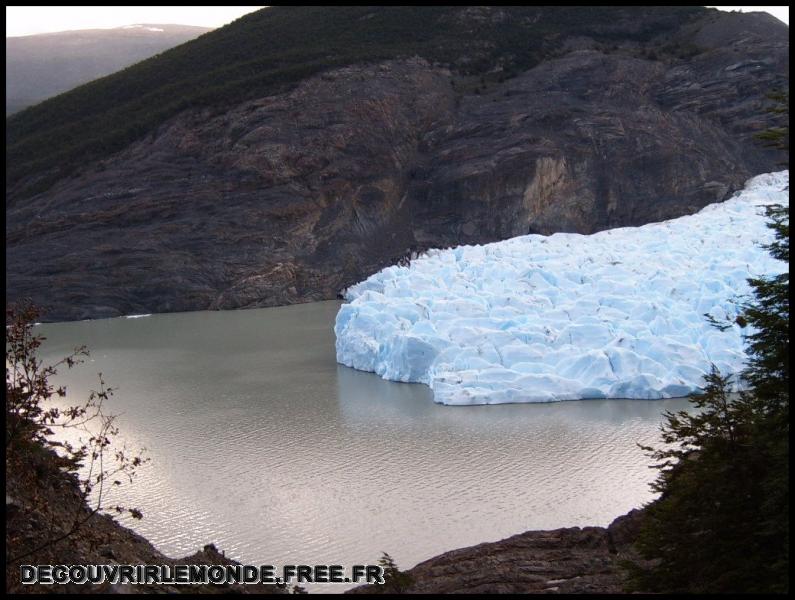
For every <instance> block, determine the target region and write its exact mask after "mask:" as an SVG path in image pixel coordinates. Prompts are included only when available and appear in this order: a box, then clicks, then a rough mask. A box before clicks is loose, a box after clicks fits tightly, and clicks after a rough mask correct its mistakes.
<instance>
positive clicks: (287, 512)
mask: <svg viewBox="0 0 795 600" xmlns="http://www.w3.org/2000/svg"><path fill="white" fill-rule="evenodd" d="M338 306H339V303H338V302H320V303H314V304H306V305H299V306H292V307H280V308H270V309H260V310H248V311H230V312H198V313H180V314H171V315H153V316H151V317H146V318H139V319H124V318H121V319H106V320H100V321H85V322H79V323H58V324H47V325H42V326H40V328H39V331H40V332H41V333H42V334H44V335H45V336H46V337H47V338H48V340H47V342H45V344H44V346H43V350H44V352H45V354H46V358H47V359H48V360H53V359H55V358H57V357H60V356H62V355H64V354H65V353H67V352H68V350H69V349H70V348H71V347H72V346H75V345H80V344H86V345H88V347H89V348H90V350H91V362H89V363H88V364H87V365H82V366H80V367H77V368H75V369H74V370H72V371H65V372H63V373H62V374H61V375H60V376H59V379H58V381H59V382H65V383H66V384H67V386H68V391H69V393H70V395H76V396H77V397H84V396H85V395H86V394H87V393H88V390H90V389H91V388H92V387H96V381H97V379H96V373H97V372H100V371H101V372H102V374H103V377H104V378H105V380H106V381H107V382H108V383H109V385H111V386H113V387H116V388H118V390H117V392H116V395H115V396H113V397H112V398H111V400H110V402H109V407H110V410H111V412H114V413H121V417H120V419H119V425H120V428H121V431H122V434H123V437H124V439H125V440H126V441H127V443H128V444H129V445H131V446H145V447H146V448H147V449H148V456H149V457H151V459H152V460H151V462H150V463H148V464H147V465H146V466H145V467H144V468H143V469H142V471H141V472H140V474H139V477H138V479H137V480H136V482H135V483H134V485H132V486H127V487H126V488H123V489H122V490H121V491H120V493H124V498H123V499H124V502H125V503H126V504H128V505H132V506H137V507H139V508H141V509H142V510H143V512H144V515H145V518H144V520H143V521H140V522H133V523H128V525H130V526H132V527H133V528H135V529H136V530H137V531H138V532H140V533H141V534H143V535H145V536H146V537H147V538H149V539H150V540H151V541H152V542H154V543H155V544H156V545H157V546H158V547H159V548H160V549H161V550H162V551H163V552H165V553H166V554H169V555H172V556H177V555H179V556H182V555H186V554H188V553H192V552H194V551H195V550H196V549H197V548H199V547H200V546H202V545H203V544H205V543H209V542H214V543H215V544H216V545H218V547H219V548H222V549H224V550H225V551H226V553H227V556H232V557H234V558H237V559H239V560H241V561H244V562H246V563H251V564H277V565H281V564H286V563H296V564H298V563H308V564H316V563H317V564H321V563H324V564H335V563H336V564H342V565H351V564H354V563H366V562H373V561H375V560H376V559H377V558H378V557H379V556H380V554H381V552H382V551H384V550H385V551H388V552H389V553H390V554H392V555H393V556H394V557H395V559H396V560H397V562H398V564H399V565H400V566H401V567H409V566H412V565H414V564H415V563H417V562H419V561H421V560H425V559H427V558H429V557H431V556H433V555H435V554H438V553H441V552H444V551H446V550H450V549H453V548H457V547H461V546H468V545H472V544H477V543H480V542H484V541H493V540H498V539H501V538H504V537H507V536H509V535H513V534H515V533H519V532H521V531H525V530H527V529H545V528H554V527H563V526H573V525H606V524H607V523H609V522H610V521H611V520H612V519H613V518H614V517H616V516H618V515H619V514H622V513H624V512H626V511H628V510H629V509H631V508H633V507H636V506H639V505H640V504H642V503H643V502H645V501H648V500H650V499H651V497H652V496H651V494H650V491H649V489H648V483H649V482H650V481H651V480H652V479H653V477H654V472H653V471H652V470H650V469H649V468H648V465H649V464H650V463H649V460H648V459H647V458H646V457H645V456H644V454H643V452H642V451H641V450H640V449H639V448H638V447H637V445H636V443H643V444H648V443H652V444H654V443H656V442H657V440H658V437H659V435H658V434H659V431H658V427H659V423H660V422H661V418H660V413H661V412H662V411H663V410H664V409H670V410H678V409H681V408H685V407H686V406H687V402H686V401H685V400H663V401H633V400H587V401H576V402H563V403H554V404H524V405H494V406H467V407H449V406H441V405H437V404H434V403H433V401H432V398H431V393H430V390H429V389H428V388H427V387H425V386H422V385H418V384H401V383H391V382H387V381H384V380H381V379H380V378H379V377H377V376H375V375H372V374H369V373H361V372H357V371H354V370H352V369H348V368H347V367H342V366H339V365H337V364H336V362H335V357H334V333H333V330H332V326H333V321H334V316H335V314H336V311H337V307H338ZM342 589H344V586H335V587H333V589H332V591H341V590H342Z"/></svg>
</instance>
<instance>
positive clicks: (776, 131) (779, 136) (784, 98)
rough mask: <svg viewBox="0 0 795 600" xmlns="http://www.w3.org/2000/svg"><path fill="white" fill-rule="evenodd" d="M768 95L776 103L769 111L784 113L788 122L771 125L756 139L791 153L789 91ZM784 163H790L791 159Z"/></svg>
mask: <svg viewBox="0 0 795 600" xmlns="http://www.w3.org/2000/svg"><path fill="white" fill-rule="evenodd" d="M767 97H768V99H770V100H772V101H773V102H774V103H775V104H774V105H773V106H771V107H770V108H768V109H767V111H768V112H770V113H773V114H775V115H783V119H785V120H786V124H782V125H780V126H776V127H769V128H768V129H765V130H764V131H762V132H761V133H758V134H756V139H758V140H759V141H760V142H762V143H763V144H764V145H765V146H769V147H771V148H776V149H778V150H783V151H784V152H787V153H789V92H770V93H769V94H768V95H767ZM784 164H785V165H787V164H789V161H787V162H785V163H784Z"/></svg>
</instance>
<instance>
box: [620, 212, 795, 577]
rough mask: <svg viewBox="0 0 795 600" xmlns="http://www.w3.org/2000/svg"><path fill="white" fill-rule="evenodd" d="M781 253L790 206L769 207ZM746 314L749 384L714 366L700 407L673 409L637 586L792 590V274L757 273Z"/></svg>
mask: <svg viewBox="0 0 795 600" xmlns="http://www.w3.org/2000/svg"><path fill="white" fill-rule="evenodd" d="M767 214H768V217H769V218H770V219H771V222H770V227H772V228H773V229H774V230H775V234H776V235H775V241H774V242H773V243H772V244H770V245H768V246H766V248H767V249H768V251H770V252H771V254H772V255H773V256H774V257H776V258H778V259H780V260H784V261H789V209H788V208H785V207H781V206H774V207H769V208H768V209H767ZM749 283H750V285H751V287H752V290H753V296H754V298H753V300H751V301H750V302H747V303H746V304H744V306H743V308H742V311H741V316H742V317H743V319H744V320H745V321H746V322H747V323H748V325H750V326H751V331H752V332H751V333H750V334H749V335H747V336H746V340H747V343H748V346H747V350H748V354H749V361H748V364H747V368H746V369H745V370H744V371H743V373H742V374H741V378H742V379H743V380H744V382H745V383H746V384H747V390H746V391H745V392H742V393H740V394H739V395H733V394H731V393H730V392H729V389H730V387H729V384H730V378H729V377H725V376H722V375H721V374H720V373H719V372H718V371H717V370H715V369H714V367H713V371H712V372H711V373H710V375H708V376H707V378H706V382H707V385H706V387H705V391H704V393H703V394H702V395H700V396H697V397H695V398H693V399H692V400H691V402H692V403H693V405H694V407H695V408H696V409H697V410H696V411H694V412H692V413H689V412H686V411H681V412H678V413H671V412H666V413H665V415H664V416H665V423H664V424H663V426H662V441H663V442H664V443H665V444H667V446H666V447H664V448H662V449H655V448H652V447H648V446H642V448H643V449H644V450H646V451H647V452H649V455H650V456H651V457H652V458H654V459H655V460H656V461H658V464H656V465H655V467H656V468H658V469H660V473H659V475H658V477H657V479H656V480H655V482H654V483H653V484H652V488H653V490H654V491H656V492H659V493H660V497H659V499H658V500H656V501H654V502H652V503H651V504H650V505H649V506H647V507H646V516H645V521H644V524H643V526H642V528H641V533H640V535H639V538H638V541H637V543H636V546H637V548H638V550H639V551H640V553H641V555H642V556H643V558H645V559H646V560H648V561H650V562H649V564H648V565H647V566H645V567H642V566H640V565H638V564H628V565H627V566H628V567H629V570H630V580H631V584H632V587H633V588H635V589H640V590H646V591H655V592H787V591H788V590H789V575H788V567H789V362H788V358H789V299H788V292H789V275H788V274H787V273H785V274H782V275H778V276H774V277H766V278H757V279H749Z"/></svg>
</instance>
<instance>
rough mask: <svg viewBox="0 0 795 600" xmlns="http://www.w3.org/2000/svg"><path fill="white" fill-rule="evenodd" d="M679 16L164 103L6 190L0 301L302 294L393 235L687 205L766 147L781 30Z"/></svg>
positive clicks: (319, 289)
mask: <svg viewBox="0 0 795 600" xmlns="http://www.w3.org/2000/svg"><path fill="white" fill-rule="evenodd" d="M688 27H689V28H690V29H689V30H687V31H682V32H680V35H681V36H682V39H685V38H686V39H687V40H694V41H695V44H696V50H695V52H696V54H694V55H693V56H690V57H687V58H671V57H668V58H664V59H660V58H659V57H657V58H655V57H654V56H649V54H648V50H644V49H643V48H639V47H637V45H632V44H625V45H621V44H620V43H619V44H617V45H616V47H615V48H612V49H609V50H608V49H605V48H604V47H602V46H600V45H598V44H596V43H594V42H592V41H590V40H588V39H587V38H584V39H582V38H578V39H576V40H571V43H570V44H569V50H570V51H568V52H562V53H561V54H560V56H557V57H556V58H550V59H548V60H546V61H544V62H542V63H541V64H539V65H538V66H537V67H535V68H533V69H531V70H530V71H527V72H525V73H523V74H520V75H519V76H517V77H514V78H512V79H508V80H506V81H504V82H502V83H499V84H496V83H495V84H493V85H491V86H490V87H487V88H486V89H485V90H482V91H481V93H479V94H462V93H461V92H460V89H459V87H457V86H456V81H457V79H456V76H455V75H454V74H452V73H451V72H450V71H448V70H446V69H444V68H441V67H438V66H434V65H431V64H428V63H427V62H425V61H424V60H422V59H409V60H403V61H390V62H385V63H381V64H377V65H368V66H357V67H346V68H343V69H339V70H336V71H331V72H327V73H324V74H322V75H319V76H316V77H313V78H310V79H307V80H305V81H304V82H303V83H301V84H300V85H299V86H298V87H297V88H296V89H294V90H293V91H291V92H289V93H286V94H282V95H279V96H271V97H266V98H261V99H259V100H256V101H253V102H248V103H245V104H242V105H239V106H237V107H236V108H234V109H233V110H230V111H228V112H224V113H220V114H213V113H211V112H210V111H208V110H203V111H193V112H186V113H183V114H181V115H179V116H178V117H176V118H174V119H172V120H171V121H169V122H168V123H167V124H165V125H163V126H161V127H160V128H159V129H158V130H157V131H156V132H153V133H152V134H150V135H148V136H147V137H146V138H145V139H143V140H141V141H139V142H137V143H136V144H134V145H132V146H130V147H128V148H127V149H126V150H125V151H123V152H121V153H119V154H116V155H114V156H111V157H109V158H107V159H106V160H104V161H103V162H101V163H93V164H89V165H86V166H85V168H84V170H83V172H82V173H81V174H79V175H77V176H74V177H71V178H68V179H64V180H61V181H60V182H58V183H57V184H56V185H55V186H54V187H52V188H51V189H50V190H48V191H47V192H44V193H42V194H39V195H38V196H35V197H33V198H24V199H23V198H21V197H20V196H19V194H18V193H17V192H16V191H15V189H14V188H12V189H9V190H7V205H6V206H7V208H6V216H7V227H6V234H7V237H6V248H7V252H8V257H7V262H6V273H7V275H6V281H7V296H6V297H7V300H10V301H14V300H17V299H20V298H23V297H31V298H32V299H33V300H34V301H35V302H36V303H38V304H40V305H42V306H44V307H45V308H46V309H47V311H48V312H47V315H46V317H47V319H48V320H70V319H82V318H99V317H109V316H117V315H122V314H132V313H145V312H146V313H148V312H169V311H182V310H201V309H232V308H246V307H257V306H274V305H280V304H289V303H297V302H307V301H313V300H321V299H328V298H334V297H335V296H336V295H337V294H338V292H339V291H340V290H341V289H343V288H345V287H346V286H348V285H351V284H353V283H355V282H357V281H359V280H361V279H363V278H365V277H366V276H368V275H370V274H371V273H373V272H375V271H376V270H378V269H380V268H383V267H384V266H387V265H389V264H394V263H396V262H397V261H398V260H399V259H400V258H401V257H402V256H404V255H405V254H406V253H407V252H410V251H412V250H423V249H426V248H429V247H444V246H450V245H458V244H475V243H485V242H490V241H495V240H499V239H504V238H507V237H511V236H516V235H523V234H526V233H552V232H555V231H569V232H580V233H592V232H595V231H599V230H602V229H606V228H610V227H617V226H625V225H639V224H643V223H647V222H651V221H659V220H663V219H667V218H672V217H677V216H681V215H684V214H691V213H693V212H695V211H697V210H699V209H700V208H701V207H703V206H705V205H706V204H709V203H711V202H715V201H720V200H722V199H724V198H726V197H728V196H730V195H731V194H732V192H733V191H735V190H737V189H738V188H740V187H741V186H742V185H743V183H744V181H745V180H746V179H747V178H748V177H750V176H752V175H755V174H758V173H761V172H766V171H771V170H777V169H778V168H781V167H779V166H778V165H777V162H778V160H779V159H780V157H778V156H777V155H776V154H775V153H774V152H773V151H772V150H769V149H765V148H763V147H761V146H760V145H759V144H757V143H756V142H755V141H754V139H753V134H754V133H756V132H758V131H760V130H762V129H764V128H765V127H766V126H768V125H770V124H771V123H772V119H773V118H774V117H773V116H771V115H770V114H769V113H767V112H765V106H766V105H767V104H768V103H767V102H766V100H765V94H766V93H767V92H768V91H771V90H773V89H776V88H779V89H780V88H786V87H787V86H788V78H787V77H788V76H787V73H788V50H789V42H788V35H789V34H788V28H787V27H786V26H784V25H783V24H781V23H780V22H778V21H776V20H775V19H772V18H771V19H770V20H768V19H767V18H766V16H763V15H758V14H753V15H729V14H721V15H711V16H710V17H708V18H706V19H703V20H702V21H699V22H697V23H695V24H692V25H689V26H688ZM669 43H671V44H676V43H677V38H674V39H672V40H669Z"/></svg>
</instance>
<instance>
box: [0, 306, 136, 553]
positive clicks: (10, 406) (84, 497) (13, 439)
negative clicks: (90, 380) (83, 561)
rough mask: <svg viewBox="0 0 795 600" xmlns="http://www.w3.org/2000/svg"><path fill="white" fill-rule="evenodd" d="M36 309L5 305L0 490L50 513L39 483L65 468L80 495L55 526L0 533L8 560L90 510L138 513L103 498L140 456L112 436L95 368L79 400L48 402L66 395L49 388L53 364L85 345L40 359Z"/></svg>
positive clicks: (72, 525) (47, 544)
mask: <svg viewBox="0 0 795 600" xmlns="http://www.w3.org/2000/svg"><path fill="white" fill-rule="evenodd" d="M38 316H39V311H38V309H36V308H35V307H33V306H31V305H22V306H11V307H9V308H7V309H6V324H7V325H6V481H7V484H6V493H7V495H8V494H9V493H13V494H22V495H24V497H25V504H26V508H27V509H28V510H30V511H32V512H35V513H39V514H43V515H53V514H54V512H53V511H54V510H55V508H56V507H52V506H49V503H48V494H47V493H46V491H45V490H46V489H47V488H48V487H49V486H52V485H53V484H58V482H54V481H52V480H51V479H52V478H54V477H55V478H57V477H58V475H59V474H60V473H63V472H65V473H67V474H69V475H70V476H72V477H74V478H75V479H76V481H77V489H78V490H79V502H77V503H76V504H75V506H74V507H72V508H70V510H72V509H73V510H74V513H73V516H72V517H70V518H69V519H67V522H66V523H59V524H58V526H56V523H55V519H54V518H51V519H50V520H51V526H50V529H49V531H47V532H43V533H42V532H40V534H38V535H37V536H35V539H32V540H31V539H24V540H23V539H15V538H13V537H11V538H10V539H9V538H8V537H7V539H6V542H7V548H6V552H7V556H6V565H7V566H8V565H11V564H13V563H17V562H20V561H22V560H23V559H25V558H27V559H30V558H31V557H34V556H35V555H36V554H37V553H38V552H40V551H42V550H44V549H47V548H51V547H52V546H53V545H55V544H58V543H61V542H63V541H65V540H67V539H69V538H71V537H72V536H74V535H75V534H76V533H77V532H78V531H79V530H80V529H81V528H82V527H83V525H85V524H86V522H87V521H88V520H89V519H90V518H91V517H93V516H94V515H95V514H96V513H97V512H100V511H105V512H108V511H113V512H115V513H117V514H120V513H122V512H128V513H129V514H130V515H131V516H132V517H133V518H136V519H139V518H141V517H142V515H141V512H140V511H139V510H138V509H136V508H124V507H121V506H114V507H110V508H109V507H106V506H105V503H104V493H105V492H106V490H107V486H118V485H121V484H122V481H121V480H122V479H125V478H126V479H128V480H129V481H132V478H133V476H134V474H135V470H136V469H137V467H139V466H140V465H141V464H143V463H144V462H145V459H144V458H142V456H141V453H140V452H139V453H136V454H130V453H128V451H127V449H126V448H125V447H123V446H122V447H116V448H114V446H113V444H112V440H113V437H114V436H115V435H116V434H118V428H117V427H116V425H115V417H114V416H113V415H107V414H106V413H105V412H104V411H103V403H104V401H105V400H107V399H108V398H109V397H110V396H111V395H112V394H113V389H112V388H107V387H105V384H104V381H103V380H102V375H101V374H100V377H99V390H98V391H93V392H91V393H90V395H89V397H88V399H87V400H86V401H85V402H83V403H82V404H79V405H75V406H69V407H66V408H59V407H58V406H57V405H55V404H54V403H53V399H54V397H59V398H64V397H66V389H65V388H64V387H59V388H55V387H54V386H53V385H52V383H51V381H50V380H51V378H52V377H53V376H54V375H56V373H57V369H58V367H60V366H63V365H66V366H67V367H68V368H72V367H74V366H75V365H77V364H79V363H81V362H82V361H83V357H85V356H88V350H87V349H86V348H85V347H80V348H76V349H75V350H74V352H72V354H70V355H69V356H67V357H65V358H63V359H62V360H60V361H58V362H57V363H55V364H53V365H44V364H43V363H42V362H41V360H40V359H39V358H38V356H37V353H38V349H39V347H40V346H41V343H42V342H43V341H44V339H45V338H43V337H41V336H37V335H35V334H34V333H33V325H34V323H35V321H36V320H37V318H38ZM57 429H69V430H73V431H77V432H79V433H80V434H81V435H82V436H83V437H81V438H80V441H78V442H77V443H69V442H66V441H58V440H56V439H53V437H52V436H53V433H54V431H55V430H57ZM109 455H110V456H109ZM92 493H93V496H92ZM87 504H88V505H89V507H90V510H89V511H88V513H86V511H85V510H84V507H85V506H86V505H87ZM57 508H63V507H57ZM7 524H8V522H7Z"/></svg>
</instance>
